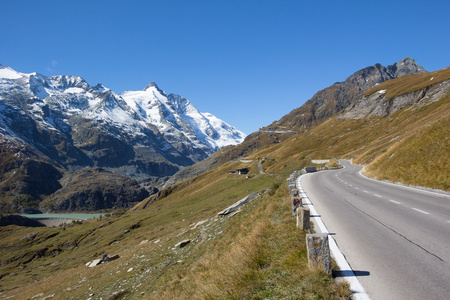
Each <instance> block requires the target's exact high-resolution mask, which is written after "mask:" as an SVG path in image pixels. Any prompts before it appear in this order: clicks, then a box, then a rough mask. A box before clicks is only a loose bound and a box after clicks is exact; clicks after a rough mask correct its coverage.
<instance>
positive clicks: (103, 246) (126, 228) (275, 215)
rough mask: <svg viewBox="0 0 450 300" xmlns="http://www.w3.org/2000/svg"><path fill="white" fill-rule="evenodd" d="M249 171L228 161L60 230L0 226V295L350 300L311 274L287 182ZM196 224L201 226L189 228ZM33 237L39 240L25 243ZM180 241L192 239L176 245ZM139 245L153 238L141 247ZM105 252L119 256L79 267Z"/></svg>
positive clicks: (319, 274)
mask: <svg viewBox="0 0 450 300" xmlns="http://www.w3.org/2000/svg"><path fill="white" fill-rule="evenodd" d="M249 165H250V168H251V170H253V172H254V173H252V174H251V176H252V177H251V178H250V179H246V178H245V176H236V175H227V173H228V171H229V170H230V169H235V168H237V167H240V166H242V164H241V163H228V164H225V165H223V166H222V167H220V168H217V169H215V170H213V171H210V172H208V173H206V174H203V175H201V176H199V177H198V178H197V179H196V180H195V181H193V182H192V183H190V184H189V185H180V186H179V187H175V188H174V189H173V190H172V191H171V193H170V194H169V195H168V196H167V197H165V198H163V199H160V200H158V201H156V202H154V203H153V204H151V205H150V206H148V207H147V208H146V209H141V210H136V211H135V212H134V213H129V214H126V215H124V216H121V217H115V216H112V217H109V218H103V219H102V220H99V221H96V222H95V221H92V222H90V223H88V224H83V225H76V226H73V227H69V228H66V229H65V230H63V229H62V228H20V227H17V226H8V227H6V228H3V229H2V230H1V231H0V249H1V250H0V251H1V252H0V255H1V261H2V265H1V268H0V270H1V271H0V272H1V274H2V276H4V277H3V278H2V279H1V281H0V284H1V289H2V290H4V291H3V293H2V295H0V296H1V297H8V296H12V295H14V296H16V297H17V298H21V299H23V298H29V297H33V296H35V295H41V297H45V296H48V295H53V294H54V295H55V298H56V299H70V298H71V299H80V298H88V297H89V295H90V294H94V295H95V297H96V298H97V297H103V298H104V299H107V298H108V297H109V296H111V295H112V294H113V293H114V292H117V291H124V292H123V296H124V298H127V299H134V298H153V299H163V298H165V299H170V298H175V297H176V298H188V297H193V298H200V299H202V298H203V299H205V298H206V299H208V298H209V299H213V298H214V299H217V298H239V299H241V298H254V297H256V298H263V297H276V298H283V297H301V298H317V297H322V298H335V299H338V298H339V297H344V298H346V297H348V295H349V291H348V287H347V286H346V285H345V284H344V285H343V284H338V285H337V284H335V283H334V282H333V281H332V280H331V279H330V278H329V277H328V276H327V275H326V274H324V273H322V272H318V271H310V270H309V269H308V268H307V258H306V252H305V233H303V232H300V231H298V230H296V229H295V222H294V220H293V218H292V216H291V214H290V203H289V202H290V199H289V197H288V194H287V186H286V184H285V181H284V180H283V181H280V180H279V179H278V177H279V176H273V175H269V174H265V175H262V174H257V173H256V170H257V167H256V161H255V162H253V163H250V164H249ZM298 167H300V166H298ZM289 169H292V170H293V169H296V168H295V166H292V167H290V168H289ZM280 184H281V185H280ZM266 187H272V190H271V192H268V193H266V194H263V195H262V196H260V197H259V198H257V199H255V200H253V201H252V202H251V203H250V204H248V205H247V206H246V207H245V208H244V209H243V211H242V212H240V213H238V214H237V215H236V216H234V217H228V216H226V217H218V216H217V212H219V211H220V210H222V209H224V208H225V207H227V206H229V205H231V204H232V203H234V202H236V201H237V200H239V199H241V198H242V197H244V196H245V195H247V194H249V193H251V192H255V191H261V190H263V189H264V188H266ZM199 221H205V222H204V223H203V224H201V225H198V226H197V227H195V224H196V223H197V222H199ZM32 233H37V235H36V237H35V238H34V239H29V238H27V236H29V235H30V234H32ZM184 239H191V241H192V242H191V243H190V244H189V245H187V246H186V247H184V248H178V247H175V244H177V243H178V242H180V241H181V240H184ZM143 240H148V241H149V242H147V243H145V244H142V245H140V242H141V241H143ZM103 253H108V254H110V255H112V254H116V253H117V254H119V255H120V256H121V257H120V258H119V259H118V260H116V261H112V262H109V263H105V264H102V265H100V266H97V267H95V268H87V267H85V266H84V264H85V263H86V262H87V261H90V260H92V259H95V258H99V257H100V256H101V255H102V254H103ZM8 261H11V263H9V264H6V263H7V262H8ZM36 280H38V281H36ZM41 293H42V294H41Z"/></svg>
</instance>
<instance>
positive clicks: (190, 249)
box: [0, 58, 450, 299]
mask: <svg viewBox="0 0 450 300" xmlns="http://www.w3.org/2000/svg"><path fill="white" fill-rule="evenodd" d="M4 70H8V71H4V72H6V73H7V74H9V76H10V77H14V76H16V77H17V76H19V75H15V74H17V73H12V72H13V71H11V70H10V69H6V68H4ZM8 72H9V73H8ZM14 72H15V71H14ZM20 76H23V75H20ZM16 79H17V80H23V77H20V78H16ZM48 80H50V82H47V85H48V87H45V88H44V89H42V88H41V89H34V92H32V91H31V89H30V90H26V88H25V87H16V89H18V90H19V91H17V93H16V92H14V93H12V94H13V95H14V96H11V93H10V92H11V91H9V92H8V97H6V96H5V93H3V94H0V97H2V98H1V99H2V100H3V99H6V98H7V99H6V100H5V101H3V102H2V104H1V105H2V107H1V110H0V125H1V127H0V128H1V129H0V130H1V131H0V133H1V138H0V145H1V148H0V151H1V152H0V158H1V160H0V170H1V174H0V176H2V177H1V183H0V184H1V188H2V193H3V194H2V195H3V196H2V197H5V196H4V195H6V194H7V193H8V192H10V193H11V191H21V193H20V194H21V195H23V196H22V198H20V199H19V198H16V199H15V201H19V200H21V201H22V202H21V203H23V202H24V201H25V200H27V199H28V200H29V202H30V203H32V200H33V199H38V200H39V203H38V205H40V206H39V207H40V208H44V207H48V208H49V210H52V209H54V210H76V209H79V208H82V210H89V209H90V208H92V207H94V209H95V210H97V209H99V208H100V207H95V205H94V204H93V203H99V202H102V201H103V202H106V201H110V203H115V204H113V205H109V204H108V205H107V204H104V206H111V207H117V208H122V209H121V210H114V211H112V212H113V213H112V214H110V215H105V216H103V217H102V218H99V219H96V220H88V221H83V222H79V223H77V222H75V223H73V224H67V226H61V227H21V226H16V225H9V226H4V227H1V228H0V249H1V250H0V253H1V261H0V297H2V298H9V297H11V298H12V297H15V298H16V299H19V298H23V299H27V298H33V297H34V298H46V297H47V298H55V299H77V298H86V299H88V298H92V299H97V298H98V299H100V298H102V299H175V298H180V299H181V298H183V299H184V298H195V299H197V298H200V299H217V298H220V299H225V298H238V299H250V298H273V299H279V298H302V299H315V298H322V299H349V297H350V295H351V291H350V290H349V287H348V284H346V283H344V282H335V281H334V280H333V278H332V277H330V276H328V275H327V274H325V273H324V272H319V271H315V270H310V269H309V268H308V261H307V254H306V245H305V237H306V233H307V232H304V231H301V230H298V229H297V228H296V226H295V221H294V220H293V218H292V212H291V199H290V197H289V193H288V187H287V183H286V179H287V178H288V177H289V175H290V174H292V173H293V172H294V171H296V170H300V169H302V168H304V167H306V166H315V167H322V166H324V165H323V164H315V163H313V160H318V159H326V160H331V161H330V163H329V164H330V165H333V166H335V164H336V163H337V162H336V161H335V159H339V158H346V159H349V160H352V161H353V162H354V163H358V164H363V165H365V166H366V168H365V173H366V175H368V176H371V177H374V178H377V179H380V180H389V181H392V182H400V183H402V184H405V185H416V186H421V187H422V188H429V189H437V190H439V191H438V192H440V193H445V191H446V192H449V191H450V186H449V180H448V179H449V178H450V174H449V168H448V163H449V157H450V153H449V151H450V141H449V136H450V132H449V128H450V123H449V120H450V93H449V90H450V68H449V67H447V68H444V69H442V70H438V71H434V72H426V71H424V69H423V68H422V67H421V66H419V65H418V64H417V63H416V62H415V61H414V60H413V59H411V58H405V59H403V60H401V61H400V62H399V63H395V64H393V65H391V66H388V67H383V66H381V65H379V64H377V65H375V66H372V67H368V68H366V69H363V70H360V71H358V72H356V73H354V74H353V75H351V76H350V77H349V78H348V79H347V80H346V81H345V82H342V83H336V84H334V85H333V86H331V87H329V88H326V89H324V90H322V91H319V92H318V93H317V94H316V95H314V97H313V98H311V100H309V101H307V102H306V103H305V104H304V105H303V106H301V107H299V108H298V109H295V110H293V111H292V112H291V113H289V114H287V115H286V116H285V117H283V118H281V119H280V120H279V121H276V122H274V123H272V124H270V125H269V126H267V127H263V128H261V130H259V131H257V132H254V133H252V134H251V135H249V136H247V137H246V138H245V140H243V141H242V142H241V143H237V142H236V143H234V144H235V145H228V146H225V144H221V143H220V142H219V141H216V144H213V141H214V140H215V137H216V136H217V137H218V136H219V135H222V134H224V133H221V132H220V131H219V130H218V129H215V132H216V133H214V131H213V129H214V128H215V127H214V126H213V127H212V129H211V130H208V129H205V130H203V131H201V130H200V131H201V132H199V129H192V128H205V126H206V124H210V125H211V126H212V124H215V123H216V121H214V120H213V117H212V116H210V115H207V114H202V115H203V116H204V118H200V119H196V120H197V121H196V124H197V127H194V126H193V123H192V122H191V123H189V122H187V121H186V122H182V120H181V119H179V118H178V116H182V115H189V114H191V115H193V114H197V112H195V111H193V110H191V109H192V108H190V106H189V105H187V104H186V103H187V102H186V101H187V100H186V99H184V98H182V97H178V96H170V95H166V94H165V93H164V92H162V91H161V90H160V89H159V88H158V87H157V86H156V85H155V84H154V83H152V84H150V85H149V86H148V87H147V88H146V89H144V90H143V91H137V92H125V93H123V94H122V95H121V96H120V97H119V96H118V95H115V94H114V93H112V92H111V91H108V90H106V91H105V89H104V88H103V87H100V86H97V87H90V86H89V87H88V86H87V85H86V84H85V83H84V82H82V81H77V80H75V81H71V82H72V84H71V85H70V86H71V87H68V86H67V85H66V87H67V89H83V90H84V91H87V92H85V93H91V94H92V95H97V96H98V97H97V96H96V97H94V98H92V99H91V98H89V99H90V100H89V101H87V102H88V103H91V102H90V101H92V104H93V105H94V106H93V107H98V110H97V111H96V113H98V115H101V116H102V118H103V119H100V118H95V119H94V118H88V117H85V116H83V118H82V121H81V123H80V124H84V125H77V126H75V125H74V124H78V123H77V121H79V119H80V118H81V117H80V115H78V111H79V110H81V111H82V110H85V109H87V108H88V106H86V105H88V104H86V99H85V98H83V97H84V96H83V97H80V96H79V94H71V96H70V97H69V99H70V101H69V102H70V103H71V104H73V103H77V105H75V106H73V107H72V106H71V108H70V109H68V108H67V107H66V109H64V110H63V111H62V112H61V113H64V114H66V115H64V117H62V116H60V117H57V116H56V115H57V110H56V109H55V107H57V106H58V105H59V106H64V105H68V104H67V102H64V101H68V100H67V99H66V100H64V101H63V100H62V98H61V97H62V96H61V95H60V94H56V93H55V94H54V95H53V96H50V97H49V96H48V95H50V94H51V93H50V91H49V87H55V86H56V85H55V83H54V81H55V79H48ZM58 80H60V81H63V82H66V83H67V82H69V81H70V80H69V78H66V79H64V80H63V79H62V78H59V79H58ZM71 80H74V79H71ZM1 84H3V85H5V84H9V81H7V82H6V83H5V82H2V83H1ZM58 84H59V83H58ZM61 84H62V83H61ZM44 86H45V85H44ZM46 89H47V90H46ZM24 90H25V91H26V93H29V95H31V94H32V93H34V94H33V96H29V97H28V98H27V97H25V96H23V95H24V93H23V91H24ZM44 91H45V93H46V94H45V93H44ZM71 91H74V90H71ZM75 91H78V92H79V90H75ZM148 93H149V94H151V95H154V97H155V98H151V99H152V100H155V99H156V98H158V99H159V100H160V101H153V102H152V101H150V100H148V99H149V98H148V97H147V94H148ZM47 94H48V95H47ZM36 95H41V96H42V95H47V96H46V98H44V99H47V100H45V101H44V100H42V99H41V100H38V96H36ZM5 97H6V98H5ZM30 97H31V98H30ZM48 97H49V98H48ZM54 97H56V98H57V99H58V101H56V100H55V99H56V98H54ZM30 99H32V100H33V101H31V100H30ZM39 99H40V98H39ZM94 99H97V100H94ZM183 99H184V100H183ZM16 100H17V101H16ZM53 100H55V102H52V101H53ZM146 101H147V102H146ZM12 102H14V103H15V104H13V103H12ZM169 102H170V103H171V105H169ZM155 103H156V106H158V105H159V104H158V103H162V104H164V103H166V105H162V106H161V109H160V110H159V111H160V112H161V113H160V114H153V111H152V110H151V109H149V107H154V105H155ZM89 105H91V104H89ZM89 107H91V106H89ZM163 107H165V109H163ZM146 109H147V110H146ZM21 110H23V113H20V112H19V113H18V112H17V111H21ZM29 111H34V112H38V113H34V114H33V117H31V115H29V114H28V113H27V112H29ZM113 111H116V112H117V111H120V112H122V113H123V114H124V115H122V116H123V119H122V120H126V122H125V121H124V122H123V123H120V122H121V120H114V121H113V120H112V119H111V115H110V114H111V113H112V112H113ZM125 111H127V112H129V114H128V113H127V114H125V113H124V112H125ZM75 112H77V113H75ZM174 112H177V114H175V113H174ZM92 113H94V112H92ZM115 115H116V116H117V115H120V114H115ZM130 116H131V117H130ZM161 116H165V117H164V120H166V121H164V120H163V119H162V118H161V119H158V118H160V117H161ZM155 120H159V121H158V125H153V126H152V125H151V124H152V122H155ZM208 120H209V121H208ZM69 121H70V122H69ZM206 121H208V122H206ZM114 122H115V124H116V125H117V124H121V125H120V126H122V127H120V126H119V127H113V126H112V123H114ZM169 123H171V124H177V125H176V126H175V125H173V126H174V127H173V128H172V127H170V126H169V125H170V124H169ZM130 124H131V125H130ZM142 124H147V125H146V126H145V127H140V126H141V125H142ZM188 125H189V126H188ZM128 126H135V127H131V128H129V127H128ZM206 127H207V126H206ZM74 128H76V129H74ZM117 128H122V129H123V131H122V132H121V133H120V134H119V133H118V132H116V131H115V130H117ZM189 128H191V129H189ZM19 129H20V131H19ZM25 129H26V130H25ZM19 132H20V133H21V134H20V135H19ZM123 132H125V133H123ZM135 132H137V133H139V134H136V136H135V135H133V134H132V133H135ZM183 132H187V133H186V135H185V134H184V133H183ZM227 132H229V134H230V135H229V137H230V138H231V137H234V138H235V139H236V141H237V140H240V138H241V137H242V136H240V135H238V133H236V132H234V131H233V130H232V129H229V130H227ZM233 132H234V133H233ZM122 135H124V137H123V139H122ZM119 137H121V138H119ZM238 137H239V138H238ZM171 139H172V140H171ZM180 140H181V141H183V143H179V144H176V142H175V141H180ZM201 140H202V141H203V143H201V144H196V143H194V141H196V142H197V141H201ZM217 140H220V138H218V139H217ZM131 141H137V143H136V144H133V143H131ZM168 141H172V142H168ZM130 143H131V145H133V146H132V147H131V146H130ZM230 144H233V143H230ZM48 145H51V146H50V147H48ZM99 145H101V146H99ZM145 145H152V147H150V149H143V148H145V147H144V146H145ZM155 145H157V147H156V146H155ZM112 149H114V152H112ZM130 149H131V150H130ZM130 151H131V152H130ZM61 153H66V154H64V155H61ZM149 153H150V154H151V155H150V154H149ZM183 153H189V155H187V156H184V154H183ZM147 155H149V158H148V159H149V160H151V162H150V163H149V164H148V165H147V164H146V162H147V161H146V160H145V159H144V157H146V156H147ZM163 158H164V159H165V160H163ZM167 161H168V162H167ZM81 166H83V167H81ZM86 166H87V167H86ZM180 166H183V168H181V167H180ZM259 166H260V168H261V169H262V171H263V172H261V171H260V169H259ZM145 168H148V169H147V171H145V172H147V173H145V172H144V171H143V170H146V169H145ZM242 168H246V169H248V170H249V172H248V174H246V175H230V174H229V173H230V171H231V170H237V169H242ZM158 172H159V173H158ZM324 172H325V171H324ZM144 173H145V174H152V176H153V175H155V174H160V176H159V177H158V178H154V179H152V180H150V181H149V180H148V179H145V180H143V179H144V177H142V174H144ZM38 174H39V175H38ZM42 174H45V175H42ZM19 175H20V176H22V177H21V178H22V179H21V180H15V181H13V180H12V179H11V178H16V177H15V176H19ZM169 175H171V177H170V178H169ZM150 177H151V176H150ZM12 182H14V184H12ZM106 182H107V183H108V184H106ZM149 182H151V183H152V184H149ZM155 182H157V183H158V190H156V189H155V190H151V187H150V186H155V185H154V183H155ZM97 187H101V188H97ZM144 187H145V188H144ZM149 191H150V192H151V193H149ZM32 192H33V193H34V194H31V193H32ZM252 193H257V194H258V195H259V196H258V197H256V198H255V199H253V200H252V201H251V202H249V203H248V204H246V205H245V206H243V207H242V208H241V209H240V210H239V211H237V212H236V213H234V214H230V215H227V216H220V215H218V213H219V212H220V211H222V210H223V209H225V208H227V207H229V206H230V205H232V204H233V203H236V201H238V200H240V199H243V198H244V197H246V196H247V195H250V194H252ZM150 194H152V195H150ZM25 195H30V196H25ZM42 195H44V196H42ZM31 196H33V197H31ZM25 198H26V199H25ZM3 199H5V198H2V200H3ZM141 200H142V201H141ZM7 201H14V198H13V199H10V200H7ZM76 201H78V202H76ZM25 202H26V201H25ZM51 205H53V206H51ZM93 205H94V206H93ZM80 223H81V224H80ZM182 242H186V243H187V244H183V247H181V243H182ZM105 254H109V255H113V254H118V256H119V258H118V259H116V260H114V261H110V262H105V263H102V264H100V265H98V266H96V267H93V268H89V267H86V263H87V262H89V261H92V260H94V259H98V258H100V257H102V256H103V255H105ZM333 269H334V270H335V271H336V266H335V265H333Z"/></svg>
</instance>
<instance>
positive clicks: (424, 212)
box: [411, 207, 430, 215]
mask: <svg viewBox="0 0 450 300" xmlns="http://www.w3.org/2000/svg"><path fill="white" fill-rule="evenodd" d="M411 208H412V209H414V210H415V211H418V212H421V213H423V214H426V215H429V214H430V213H429V212H426V211H423V210H420V209H418V208H414V207H411Z"/></svg>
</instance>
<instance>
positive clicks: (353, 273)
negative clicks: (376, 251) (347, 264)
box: [333, 270, 370, 278]
mask: <svg viewBox="0 0 450 300" xmlns="http://www.w3.org/2000/svg"><path fill="white" fill-rule="evenodd" d="M352 276H355V277H360V276H370V272H369V271H358V270H354V271H352V270H340V271H333V277H334V278H336V277H352Z"/></svg>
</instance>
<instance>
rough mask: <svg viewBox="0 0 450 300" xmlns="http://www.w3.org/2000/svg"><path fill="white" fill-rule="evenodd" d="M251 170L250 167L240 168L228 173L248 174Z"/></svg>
mask: <svg viewBox="0 0 450 300" xmlns="http://www.w3.org/2000/svg"><path fill="white" fill-rule="evenodd" d="M249 171H250V170H249V169H248V168H240V169H236V170H233V171H230V172H229V173H228V174H230V175H245V174H248V172H249Z"/></svg>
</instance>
